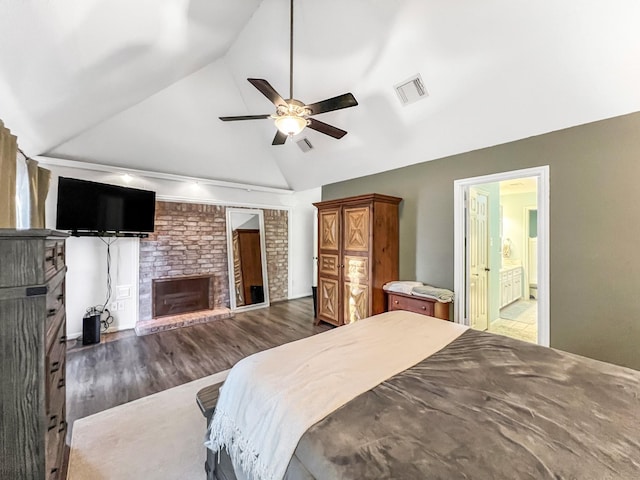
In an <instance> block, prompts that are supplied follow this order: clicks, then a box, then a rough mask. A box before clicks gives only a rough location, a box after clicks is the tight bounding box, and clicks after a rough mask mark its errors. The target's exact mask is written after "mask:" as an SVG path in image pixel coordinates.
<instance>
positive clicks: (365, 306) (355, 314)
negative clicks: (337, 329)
mask: <svg viewBox="0 0 640 480" xmlns="http://www.w3.org/2000/svg"><path fill="white" fill-rule="evenodd" d="M368 316H369V287H368V286H367V285H363V284H358V283H351V282H345V283H344V321H343V323H345V324H348V323H353V322H357V321H358V320H362V319H363V318H367V317H368Z"/></svg>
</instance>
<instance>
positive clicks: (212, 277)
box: [136, 201, 288, 334]
mask: <svg viewBox="0 0 640 480" xmlns="http://www.w3.org/2000/svg"><path fill="white" fill-rule="evenodd" d="M263 211H264V219H265V245H266V258H267V275H268V282H269V297H270V300H271V302H276V301H279V300H285V299H287V297H288V291H287V289H288V269H287V265H288V212H287V211H286V210H271V209H265V210H263ZM155 225H156V231H155V232H154V233H153V234H151V235H149V238H146V239H142V240H141V241H140V272H139V302H140V303H139V315H138V323H137V325H136V331H137V332H138V334H145V333H153V332H156V331H160V330H167V329H171V328H176V327H179V326H186V325H191V324H194V323H202V322H206V321H210V320H214V319H217V318H227V317H229V316H231V312H230V310H229V276H228V268H227V233H226V208H225V207H224V206H222V205H205V204H197V203H178V202H160V201H159V202H156V219H155ZM193 277H207V278H208V279H209V280H208V281H209V287H208V294H209V296H208V305H207V306H208V310H201V311H199V312H192V313H171V314H168V315H167V316H164V315H163V316H156V317H157V318H154V299H153V290H154V287H153V285H154V280H155V281H156V284H158V281H159V280H162V281H167V280H171V279H178V280H179V279H188V278H193ZM191 297H192V299H193V298H194V294H191ZM180 301H181V302H182V303H189V302H190V301H189V300H188V299H185V298H182V300H180Z"/></svg>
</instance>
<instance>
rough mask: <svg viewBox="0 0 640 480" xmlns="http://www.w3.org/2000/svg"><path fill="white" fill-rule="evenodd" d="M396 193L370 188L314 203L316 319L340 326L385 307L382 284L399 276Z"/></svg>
mask: <svg viewBox="0 0 640 480" xmlns="http://www.w3.org/2000/svg"><path fill="white" fill-rule="evenodd" d="M401 201H402V199H401V198H398V197H390V196H388V195H380V194H376V193H371V194H367V195H360V196H357V197H349V198H342V199H339V200H328V201H324V202H318V203H314V205H315V206H316V207H317V208H318V311H317V318H316V323H319V322H320V321H322V322H327V323H330V324H332V325H344V324H347V323H351V322H354V321H357V320H359V319H361V318H365V317H369V316H371V315H375V314H378V313H382V312H384V311H385V302H386V298H385V294H384V291H383V290H382V286H383V285H384V284H385V283H387V282H390V281H392V280H398V262H399V247H398V230H399V225H398V223H399V220H398V205H399V203H400V202H401Z"/></svg>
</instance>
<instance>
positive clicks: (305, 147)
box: [296, 137, 313, 153]
mask: <svg viewBox="0 0 640 480" xmlns="http://www.w3.org/2000/svg"><path fill="white" fill-rule="evenodd" d="M296 143H297V144H298V146H299V147H300V150H302V151H303V152H305V153H307V152H308V151H309V150H312V149H313V145H311V142H310V141H309V139H308V138H307V137H304V138H303V139H302V140H298V141H297V142H296Z"/></svg>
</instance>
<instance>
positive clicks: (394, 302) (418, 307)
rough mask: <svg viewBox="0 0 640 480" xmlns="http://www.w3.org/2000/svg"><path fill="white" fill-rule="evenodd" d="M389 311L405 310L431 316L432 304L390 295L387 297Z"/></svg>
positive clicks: (427, 301) (403, 296) (426, 301)
mask: <svg viewBox="0 0 640 480" xmlns="http://www.w3.org/2000/svg"><path fill="white" fill-rule="evenodd" d="M388 302H389V311H391V310H407V311H409V312H415V313H421V314H423V315H429V316H433V313H434V312H433V304H434V302H432V301H429V300H427V299H423V298H418V297H408V296H405V295H396V294H392V293H390V294H389V296H388Z"/></svg>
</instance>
